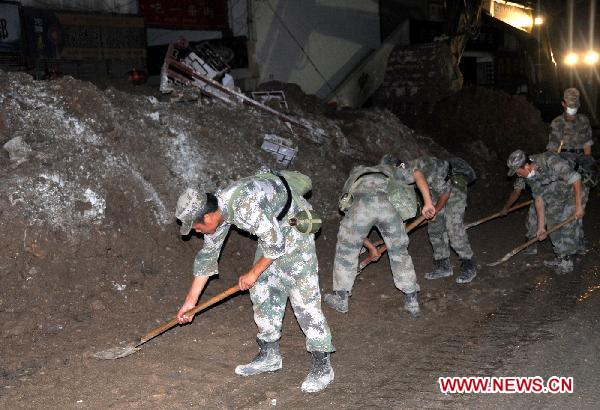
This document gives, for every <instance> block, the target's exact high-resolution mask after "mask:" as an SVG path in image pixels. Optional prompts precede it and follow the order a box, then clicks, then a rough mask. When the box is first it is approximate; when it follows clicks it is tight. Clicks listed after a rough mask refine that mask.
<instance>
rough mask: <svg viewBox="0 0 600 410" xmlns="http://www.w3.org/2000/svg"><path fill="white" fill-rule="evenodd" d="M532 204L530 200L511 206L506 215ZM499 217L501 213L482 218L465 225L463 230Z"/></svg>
mask: <svg viewBox="0 0 600 410" xmlns="http://www.w3.org/2000/svg"><path fill="white" fill-rule="evenodd" d="M532 202H533V200H532V199H530V200H529V201H525V202H522V203H520V204H518V205H515V206H513V207H512V208H509V209H508V211H506V213H507V214H508V213H510V212H512V211H516V210H517V209H521V208H524V207H526V206H527V205H529V204H531V203H532ZM500 216H502V212H496V213H495V214H492V215H490V216H486V217H485V218H482V219H480V220H478V221H475V222H471V223H469V224H467V225H465V229H469V228H472V227H474V226H477V225H481V224H482V223H484V222H487V221H491V220H492V219H496V218H498V217H500Z"/></svg>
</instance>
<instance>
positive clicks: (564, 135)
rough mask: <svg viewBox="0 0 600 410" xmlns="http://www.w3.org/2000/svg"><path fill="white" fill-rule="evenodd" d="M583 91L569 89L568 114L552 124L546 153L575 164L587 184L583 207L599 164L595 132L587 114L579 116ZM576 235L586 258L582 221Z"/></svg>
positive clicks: (566, 94)
mask: <svg viewBox="0 0 600 410" xmlns="http://www.w3.org/2000/svg"><path fill="white" fill-rule="evenodd" d="M579 97H580V95H579V90H578V89H577V88H567V89H566V90H565V92H564V94H563V101H562V102H561V104H562V106H563V108H564V109H565V111H564V113H562V114H561V115H559V116H558V117H556V118H555V119H554V120H552V123H551V124H550V129H551V131H550V136H549V138H548V145H547V146H546V149H547V150H548V151H551V152H557V153H560V156H561V157H562V158H564V159H566V160H567V161H569V163H570V164H571V166H572V167H573V169H575V170H576V171H578V172H579V173H580V174H581V176H582V183H583V198H582V201H583V207H584V208H585V205H586V204H587V200H588V196H589V191H590V187H591V186H593V185H594V184H595V183H596V181H595V178H596V175H597V169H596V161H595V160H594V158H593V157H592V145H593V144H594V141H593V139H592V128H591V126H590V121H589V119H588V118H587V117H586V116H585V114H582V113H578V112H577V110H578V109H579V106H580V103H579ZM576 232H577V233H576V235H577V238H578V243H577V253H578V254H581V255H585V254H586V253H587V249H586V246H585V242H584V234H583V223H582V220H578V221H577V224H576Z"/></svg>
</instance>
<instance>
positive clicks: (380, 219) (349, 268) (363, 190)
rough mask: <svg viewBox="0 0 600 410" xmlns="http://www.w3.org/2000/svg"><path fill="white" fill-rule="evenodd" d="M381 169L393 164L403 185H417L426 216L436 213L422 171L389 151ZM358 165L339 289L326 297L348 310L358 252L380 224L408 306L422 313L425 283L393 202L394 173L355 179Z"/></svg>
mask: <svg viewBox="0 0 600 410" xmlns="http://www.w3.org/2000/svg"><path fill="white" fill-rule="evenodd" d="M392 164H393V165H392ZM378 167H387V171H386V172H388V175H395V177H396V178H399V179H400V180H401V181H402V182H403V183H406V184H412V183H416V185H417V187H418V188H419V190H420V191H421V193H422V195H423V198H424V202H425V205H424V207H423V211H422V213H423V215H424V216H425V217H427V218H432V217H433V216H434V215H435V210H434V207H433V204H432V202H431V196H430V193H429V188H428V187H427V181H426V180H425V177H424V176H423V173H422V172H421V171H420V170H418V169H416V168H406V166H405V164H404V163H401V161H399V160H398V159H397V158H395V157H394V156H392V155H386V156H385V157H384V158H383V159H382V162H381V164H380V165H379V166H378ZM357 168H358V167H356V168H354V169H353V170H352V172H351V176H350V178H349V179H348V181H346V186H350V185H352V186H353V188H352V190H351V193H352V196H353V198H354V200H353V203H352V206H351V208H350V209H348V210H347V211H346V216H345V217H344V219H343V220H342V222H341V224H340V229H339V231H338V236H337V245H336V251H335V260H334V265H333V293H331V294H327V295H325V297H324V298H323V300H324V302H325V303H326V304H327V305H328V306H330V307H331V308H333V309H335V310H337V311H338V312H340V313H346V312H348V297H349V296H350V295H351V292H352V287H353V286H354V280H355V278H356V275H357V269H358V255H359V253H360V249H361V247H362V246H363V243H364V238H366V237H367V235H368V234H369V232H370V231H371V229H372V228H373V226H375V227H377V229H378V230H379V232H380V233H381V236H382V237H383V239H384V241H385V243H386V245H387V249H388V255H389V258H390V266H391V268H392V274H393V278H394V284H395V285H396V288H398V289H399V290H401V291H402V292H404V294H405V304H404V307H405V309H406V310H407V311H408V312H409V313H410V314H411V315H416V314H418V313H419V303H418V301H417V292H418V291H419V285H418V284H417V277H416V274H415V268H414V266H413V263H412V259H411V257H410V255H409V254H408V235H407V234H406V231H405V229H404V222H403V221H402V218H401V217H400V214H399V213H398V211H397V210H396V208H394V206H393V205H392V203H391V202H390V201H389V200H388V193H387V183H388V177H387V176H386V175H385V174H383V173H369V174H364V175H360V172H359V173H358V175H359V176H358V178H355V176H356V175H357V173H356V171H357ZM374 168H377V167H374ZM358 171H360V170H358ZM353 175H354V176H353ZM365 245H366V244H365ZM367 246H368V245H367Z"/></svg>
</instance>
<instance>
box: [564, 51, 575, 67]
mask: <svg viewBox="0 0 600 410" xmlns="http://www.w3.org/2000/svg"><path fill="white" fill-rule="evenodd" d="M564 62H565V64H566V65H575V64H577V63H578V62H579V56H578V55H577V54H575V53H569V54H567V55H566V57H565V60H564Z"/></svg>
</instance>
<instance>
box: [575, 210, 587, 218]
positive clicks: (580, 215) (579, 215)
mask: <svg viewBox="0 0 600 410" xmlns="http://www.w3.org/2000/svg"><path fill="white" fill-rule="evenodd" d="M583 215H585V211H584V210H583V208H577V209H575V218H577V219H581V218H583Z"/></svg>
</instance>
